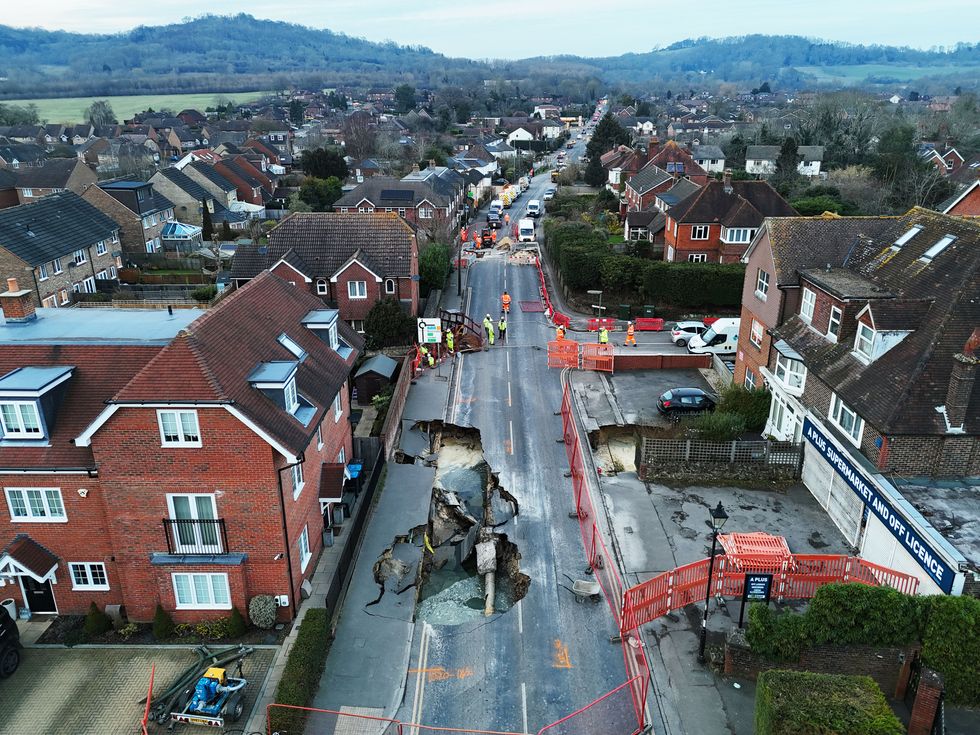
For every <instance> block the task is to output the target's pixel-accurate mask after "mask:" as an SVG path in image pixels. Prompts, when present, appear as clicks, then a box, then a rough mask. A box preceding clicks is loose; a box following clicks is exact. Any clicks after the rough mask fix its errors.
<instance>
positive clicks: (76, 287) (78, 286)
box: [71, 283, 82, 293]
mask: <svg viewBox="0 0 980 735" xmlns="http://www.w3.org/2000/svg"><path fill="white" fill-rule="evenodd" d="M71 292H72V293H81V292H82V284H80V283H73V284H71Z"/></svg>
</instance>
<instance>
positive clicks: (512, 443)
mask: <svg viewBox="0 0 980 735" xmlns="http://www.w3.org/2000/svg"><path fill="white" fill-rule="evenodd" d="M507 426H508V427H509V428H510V453H511V454H513V453H514V422H513V421H508V422H507Z"/></svg>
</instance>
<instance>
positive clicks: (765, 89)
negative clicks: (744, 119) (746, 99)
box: [752, 82, 772, 94]
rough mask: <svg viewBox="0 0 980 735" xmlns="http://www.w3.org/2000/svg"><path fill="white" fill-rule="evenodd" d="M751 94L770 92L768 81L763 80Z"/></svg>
mask: <svg viewBox="0 0 980 735" xmlns="http://www.w3.org/2000/svg"><path fill="white" fill-rule="evenodd" d="M752 94H772V89H770V87H769V82H763V83H762V84H760V85H759V86H758V87H756V88H755V89H753V90H752Z"/></svg>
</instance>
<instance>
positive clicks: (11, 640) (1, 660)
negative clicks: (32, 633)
mask: <svg viewBox="0 0 980 735" xmlns="http://www.w3.org/2000/svg"><path fill="white" fill-rule="evenodd" d="M18 666H20V631H18V630H17V621H16V620H14V619H13V618H11V617H10V613H8V612H7V609H6V608H5V607H2V606H0V679H6V678H7V677H8V676H10V675H11V674H13V673H14V672H15V671H17V667H18Z"/></svg>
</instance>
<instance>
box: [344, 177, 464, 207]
mask: <svg viewBox="0 0 980 735" xmlns="http://www.w3.org/2000/svg"><path fill="white" fill-rule="evenodd" d="M364 199H367V200H368V201H369V202H371V204H372V205H373V206H375V207H381V208H384V207H388V208H391V209H399V208H409V209H411V208H412V207H415V205H417V204H418V203H419V202H420V201H422V200H423V199H428V200H429V201H430V202H432V204H433V205H435V206H437V207H446V206H449V199H448V198H447V197H446V196H445V195H444V194H440V193H439V192H437V191H435V190H434V189H433V188H432V187H431V186H430V185H429V183H428V182H425V181H402V180H401V179H396V178H394V177H392V176H372V177H370V178H367V179H365V180H364V182H363V183H361V184H358V185H357V186H356V187H354V188H353V189H351V190H350V191H349V192H347V193H346V194H344V195H343V196H342V197H341V198H340V199H338V200H337V201H336V202H334V207H335V208H336V207H356V206H357V205H358V204H359V203H360V202H361V201H363V200H364Z"/></svg>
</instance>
